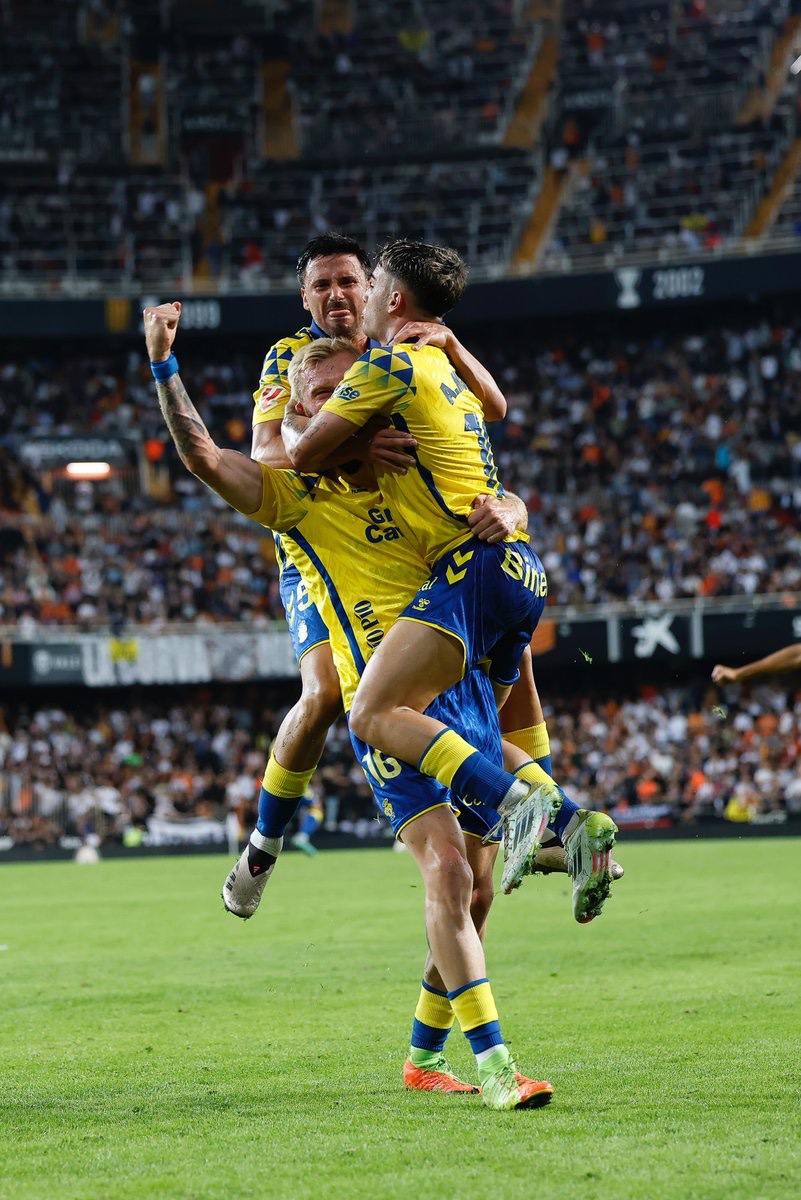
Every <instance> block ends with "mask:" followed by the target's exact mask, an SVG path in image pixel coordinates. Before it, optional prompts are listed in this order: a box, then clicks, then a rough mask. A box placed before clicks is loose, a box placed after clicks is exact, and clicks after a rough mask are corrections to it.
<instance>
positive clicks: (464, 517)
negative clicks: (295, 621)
mask: <svg viewBox="0 0 801 1200" xmlns="http://www.w3.org/2000/svg"><path fill="white" fill-rule="evenodd" d="M465 284H466V270H465V266H464V263H463V262H462V260H461V259H460V257H459V255H458V254H457V253H456V252H455V251H453V250H450V249H447V248H445V247H439V246H428V245H424V244H421V243H410V242H403V241H399V242H393V243H390V244H389V245H388V246H385V247H384V249H383V250H382V251H381V253H380V254H379V256H378V260H377V263H376V267H375V269H374V272H373V275H372V278H371V281H370V291H369V293H368V299H367V304H366V307H365V315H364V328H365V331H366V332H367V333H368V334H369V335H370V336H371V337H373V338H375V339H376V340H377V341H379V342H380V343H382V345H381V346H380V347H379V348H372V349H370V350H368V351H367V352H366V353H364V354H363V355H362V357H361V358H360V359H359V360H358V362H356V363H354V365H353V366H352V367H351V368H350V370H349V371H348V372H347V373H346V375H345V376H344V377H343V379H342V381H341V383H340V384H339V386H338V387H337V389H336V391H335V392H334V395H333V396H332V398H331V399H330V400H329V401H328V402H327V403H326V404H325V405H324V406H323V408H322V409H321V410H320V412H319V413H318V414H317V415H316V416H315V417H313V418H312V419H310V420H309V419H308V418H305V417H302V416H300V415H298V414H293V413H290V412H287V413H286V415H285V417H284V443H285V445H286V447H287V450H288V452H289V456H290V458H291V459H292V461H293V463H294V464H295V466H296V467H297V468H298V469H299V470H301V471H308V470H314V469H315V468H319V466H320V464H321V463H323V462H325V461H326V460H327V458H328V457H329V456H330V455H331V454H332V453H334V452H335V451H336V450H337V449H338V448H339V447H340V446H341V445H342V443H343V442H345V441H347V440H348V439H350V438H351V437H352V436H353V435H354V433H355V432H356V431H358V430H359V429H360V428H362V427H363V426H364V425H365V424H366V423H367V422H368V421H370V420H371V419H373V418H375V417H379V416H380V417H383V418H385V419H386V418H389V419H390V420H391V422H392V424H393V425H394V426H395V428H396V429H399V430H401V431H403V432H408V433H410V434H411V435H412V437H413V438H414V443H415V444H414V447H413V448H412V454H413V456H414V458H415V460H416V465H415V469H414V470H410V471H409V472H407V473H406V474H405V475H403V476H399V475H392V474H390V473H389V472H387V471H385V470H383V469H382V468H381V466H380V464H376V469H377V475H378V482H379V486H380V488H381V491H382V494H383V495H384V497H385V499H386V501H387V503H388V504H389V505H390V507H391V508H392V511H393V512H394V513H395V516H396V519H397V521H398V524H399V526H400V527H401V528H402V530H403V532H404V534H405V536H406V537H407V538H408V540H409V542H410V543H411V544H412V545H413V546H414V547H415V548H416V549H417V550H418V552H419V554H420V556H421V557H422V558H423V559H424V560H425V561H426V563H427V564H428V566H429V568H430V576H429V578H428V579H427V580H426V582H425V583H424V584H423V586H422V587H421V588H420V589H419V591H418V594H417V596H415V597H414V599H413V600H412V601H411V603H410V604H409V605H408V606H407V607H406V609H405V610H404V611H403V613H402V614H401V617H400V619H399V620H398V621H396V622H395V624H394V625H393V627H392V628H391V629H390V630H389V632H388V633H387V636H386V637H385V638H384V640H383V642H382V644H381V646H380V647H379V648H378V650H377V651H376V653H375V654H374V655H373V657H372V658H371V660H370V662H369V663H368V665H367V667H366V669H365V671H364V674H363V675H362V679H361V681H360V683H359V687H358V689H357V692H356V695H355V698H354V702H353V706H352V708H351V713H350V721H351V729H352V730H353V732H354V734H355V735H356V736H357V737H358V738H360V739H362V740H363V741H364V742H366V743H367V744H369V745H371V746H374V747H376V748H377V749H378V750H380V751H381V752H382V753H384V754H387V755H390V756H391V757H393V758H396V759H399V760H401V761H403V762H406V763H409V764H411V765H415V766H417V767H418V769H419V770H420V771H422V772H423V773H425V774H429V775H432V776H434V777H435V778H436V779H438V780H439V781H440V782H441V783H442V784H443V785H444V786H445V787H448V788H453V790H454V791H456V792H457V793H461V794H464V793H465V792H470V793H475V794H477V795H479V796H480V797H481V798H482V799H483V800H484V801H485V802H486V803H487V804H488V805H489V806H490V807H492V808H495V809H497V810H498V811H499V812H501V813H503V814H504V815H509V814H511V813H512V812H513V811H514V810H515V809H517V807H518V806H519V805H524V806H525V805H528V804H530V803H531V802H532V798H533V794H534V792H535V791H536V789H535V788H534V786H533V785H529V786H528V787H526V786H525V785H524V784H523V783H522V782H521V781H520V780H519V779H516V778H515V777H514V775H512V774H511V773H510V772H509V771H507V770H505V769H503V768H499V767H497V766H495V765H494V764H492V763H491V762H489V761H488V760H487V758H486V756H485V755H483V754H482V753H481V752H480V751H479V750H478V749H477V748H476V747H475V746H473V745H471V744H470V743H469V742H468V741H467V740H466V739H464V738H462V737H460V736H459V735H458V734H457V733H456V731H455V730H453V729H452V728H450V727H448V726H447V725H446V724H445V723H444V722H442V721H438V720H436V719H435V718H434V717H432V715H431V714H430V713H427V711H426V710H427V708H428V706H429V705H430V704H431V703H432V701H433V700H434V699H435V698H436V697H437V696H439V695H441V694H442V692H444V691H445V690H447V688H449V687H451V686H452V685H453V684H454V683H456V682H457V681H458V680H459V679H461V678H462V677H463V675H464V673H465V671H466V670H468V669H469V668H470V667H472V666H474V665H476V664H477V663H478V662H480V661H482V660H484V659H487V658H489V659H490V660H491V663H492V667H491V677H492V678H493V680H494V681H495V682H496V684H497V691H498V695H499V699H500V701H501V702H502V701H503V699H504V698H505V696H506V695H507V694H508V690H509V688H510V687H511V685H512V684H513V683H514V682H515V680H516V678H517V674H518V665H519V662H520V659H521V656H522V655H523V653H524V650H525V648H526V647H527V646H528V645H529V643H530V641H531V636H532V634H533V631H534V629H535V627H536V625H537V622H538V621H539V618H540V615H541V613H542V610H543V607H544V605H545V597H546V594H547V582H546V578H545V573H544V571H543V568H542V564H541V563H540V561H539V559H538V558H537V556H536V555H535V554H534V552H533V551H532V550H531V548H530V547H529V545H528V540H527V539H525V540H522V539H523V538H524V537H525V535H522V536H521V535H519V534H515V535H512V536H511V537H508V538H506V539H505V540H504V541H502V542H499V543H491V542H486V541H481V540H479V539H477V538H476V537H475V536H474V535H473V533H472V530H471V529H470V527H469V524H468V514H469V513H470V511H471V508H472V504H473V501H474V497H475V496H476V494H477V493H478V492H480V491H485V492H487V493H489V494H491V495H496V496H502V495H503V494H504V490H503V487H502V485H501V484H500V483H499V481H498V477H497V474H496V469H495V463H494V461H493V456H492V448H491V446H490V442H489V438H488V436H487V432H486V428H485V425H484V420H483V415H482V411H481V405H480V403H479V401H478V400H477V399H476V397H475V396H474V395H473V394H472V393H471V391H470V390H469V387H468V386H467V385H466V383H465V381H464V380H463V379H462V378H461V377H460V376H459V374H458V372H457V371H455V370H454V369H453V367H452V366H451V364H450V363H449V362H448V360H447V359H446V357H445V356H444V354H443V353H442V352H441V350H440V349H439V348H438V347H436V346H433V345H426V346H423V348H422V349H419V350H417V351H414V350H413V348H412V347H411V346H410V345H404V344H403V343H398V342H396V341H395V339H396V338H398V337H400V336H402V335H403V330H404V328H405V327H407V326H408V324H409V322H418V321H434V322H436V321H439V320H441V318H442V317H443V315H444V314H445V313H446V312H447V311H448V310H449V309H450V308H452V307H453V305H454V304H455V303H456V302H457V301H458V299H459V298H460V296H461V294H462V292H463V290H464V287H465ZM390 343H393V344H392V345H390ZM566 815H567V814H566ZM568 819H569V820H572V819H573V815H572V814H571V815H570V817H569V818H568ZM558 820H559V817H558V816H557V822H558ZM554 831H555V832H556V833H557V835H559V836H562V835H563V834H565V832H566V827H565V826H563V828H562V829H559V828H558V827H557V825H556V823H554ZM574 832H575V833H576V834H577V835H578V843H577V847H578V851H579V853H578V855H577V857H579V858H580V859H581V860H582V862H583V863H584V864H586V866H585V868H584V871H585V872H586V879H587V881H586V884H585V888H584V889H583V890H584V892H585V894H586V896H587V900H588V904H587V909H586V912H584V913H583V914H579V913H576V915H577V917H578V919H580V920H581V919H582V918H583V919H592V916H594V915H595V914H596V912H597V911H598V908H599V905H600V904H602V903H603V901H604V900H605V898H606V896H607V895H608V894H609V888H610V885H611V873H610V861H611V850H612V846H613V845H614V838H615V833H616V832H617V829H616V826H615V824H614V822H613V821H612V819H611V817H609V816H608V815H606V814H605V813H585V814H584V815H583V817H582V818H580V819H579V821H578V827H577V828H576V829H575V830H574Z"/></svg>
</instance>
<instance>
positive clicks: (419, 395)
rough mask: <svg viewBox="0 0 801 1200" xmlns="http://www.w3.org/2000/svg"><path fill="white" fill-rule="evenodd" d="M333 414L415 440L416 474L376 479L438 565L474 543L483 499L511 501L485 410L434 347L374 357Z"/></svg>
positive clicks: (352, 377)
mask: <svg viewBox="0 0 801 1200" xmlns="http://www.w3.org/2000/svg"><path fill="white" fill-rule="evenodd" d="M326 410H328V411H329V412H334V413H336V414H337V416H341V417H345V419H346V420H349V421H353V423H354V424H356V425H363V424H364V422H365V421H366V420H368V419H369V417H371V416H374V415H375V414H377V413H379V414H381V415H383V416H386V417H388V418H389V419H390V421H391V423H392V425H393V426H394V427H395V428H396V429H401V430H403V431H404V432H408V433H409V434H411V435H412V437H413V438H414V439H415V442H416V446H415V449H414V452H413V454H414V458H415V462H416V468H415V469H414V470H410V471H409V472H408V473H407V474H406V475H395V474H393V472H391V471H388V470H386V469H383V468H381V466H380V464H377V466H376V474H377V477H378V484H379V487H380V488H381V491H382V493H383V495H384V497H385V499H386V502H387V504H388V505H389V506H390V508H391V509H392V512H393V513H394V515H395V517H396V519H397V522H398V525H399V526H400V527H401V528H403V531H404V533H405V535H406V537H407V539H408V540H409V542H410V544H411V545H412V546H413V547H414V549H415V550H417V551H418V553H419V554H420V555H421V556H422V557H423V558H424V559H425V561H426V562H427V563H429V564H430V565H432V566H433V564H434V563H435V562H436V561H437V560H438V559H439V558H440V557H441V556H442V555H443V554H445V553H446V552H448V551H450V550H451V549H453V548H454V547H455V546H458V545H459V544H460V543H461V542H463V541H466V540H467V539H468V538H470V537H471V536H472V533H471V529H470V526H469V525H468V523H467V517H468V514H469V513H470V511H471V508H472V504H473V501H474V499H475V498H476V496H478V495H482V494H487V495H493V496H503V495H504V490H503V486H502V484H501V483H500V481H499V479H498V474H497V471H496V467H495V461H494V458H493V454H492V446H491V443H490V439H489V435H488V434H487V430H486V427H485V425H484V414H483V410H482V408H481V403H480V401H479V400H478V398H477V397H476V396H474V395H473V393H472V392H471V391H470V389H469V388H468V387H467V385H466V384H465V382H464V381H463V380H462V379H460V378H459V376H458V374H457V373H456V371H455V370H454V368H453V364H452V363H451V362H450V361H449V359H448V357H447V355H446V354H444V353H443V351H442V350H439V349H437V348H436V347H434V346H422V347H421V348H420V349H419V350H412V349H410V348H408V347H404V346H403V345H400V346H394V347H378V348H377V349H374V350H369V351H368V352H367V353H366V354H363V355H362V357H361V358H360V359H358V360H357V361H356V362H355V363H354V364H353V366H352V367H351V369H350V370H349V371H348V373H347V374H346V375H345V377H344V378H343V380H342V382H341V383H340V384H339V387H337V388H336V390H335V391H334V394H333V395H332V397H331V399H330V400H329V401H328V402H327V403H326V404H325V405H324V406H323V411H326ZM520 536H525V535H513V536H512V538H510V539H508V540H516V539H517V537H520Z"/></svg>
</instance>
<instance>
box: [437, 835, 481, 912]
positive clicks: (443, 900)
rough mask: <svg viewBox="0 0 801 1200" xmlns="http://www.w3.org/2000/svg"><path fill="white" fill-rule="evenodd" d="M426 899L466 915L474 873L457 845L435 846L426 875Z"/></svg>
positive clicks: (471, 893)
mask: <svg viewBox="0 0 801 1200" xmlns="http://www.w3.org/2000/svg"><path fill="white" fill-rule="evenodd" d="M426 890H427V893H428V897H429V899H431V900H435V901H437V902H438V903H440V904H443V905H444V906H445V907H446V908H447V909H449V910H450V911H451V913H452V914H453V915H454V916H455V915H456V914H464V913H466V912H467V911H468V910H469V908H470V904H471V900H472V896H473V872H472V870H471V869H470V864H469V863H468V861H467V859H466V858H465V857H464V855H463V854H462V853H461V852H460V850H459V848H458V847H457V846H452V845H445V846H441V847H437V848H436V849H435V850H434V851H433V853H432V854H431V855H430V857H429V863H428V870H427V872H426Z"/></svg>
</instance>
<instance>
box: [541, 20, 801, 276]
mask: <svg viewBox="0 0 801 1200" xmlns="http://www.w3.org/2000/svg"><path fill="white" fill-rule="evenodd" d="M788 16H789V6H788V4H787V3H782V2H780V3H775V4H756V5H755V4H753V3H746V2H743V0H709V3H704V4H694V3H692V0H690V2H689V3H687V4H683V5H682V4H679V5H677V4H673V3H669V2H663V3H661V4H654V3H650V2H648V3H638V2H634V3H622V2H621V3H617V2H616V0H605V2H604V3H602V4H600V5H596V4H593V5H587V4H584V3H582V0H576V2H575V3H572V4H571V3H568V4H567V6H566V9H565V19H564V23H563V26H562V46H561V50H562V62H561V78H562V89H563V90H562V97H561V103H562V109H563V122H564V124H563V127H562V139H563V141H566V140H567V141H569V148H570V151H571V154H572V155H574V156H579V155H580V156H581V158H582V163H581V171H580V172H579V173H578V174H577V176H576V184H575V186H574V188H573V189H572V194H571V195H570V197H569V199H568V201H567V203H566V204H565V206H564V209H563V211H562V213H561V214H560V217H559V220H558V222H557V226H556V229H555V232H554V235H553V237H552V239H551V241H550V244H549V246H548V247H547V249H546V252H545V256H544V259H543V265H545V266H546V267H556V268H559V267H560V266H563V265H564V264H565V262H566V261H569V262H570V263H571V264H573V265H576V266H578V265H582V264H583V265H592V263H593V262H595V263H599V262H600V263H605V262H606V263H614V262H617V261H620V260H622V259H626V260H627V261H635V260H636V259H637V258H638V257H639V258H640V259H643V258H650V259H652V260H656V261H658V260H659V259H664V258H665V257H667V256H670V257H671V259H674V260H675V259H676V258H677V257H680V256H681V255H682V254H686V255H697V254H698V253H699V252H703V251H717V250H719V249H721V248H724V247H731V246H732V245H738V244H739V243H740V240H741V239H742V238H743V236H744V235H745V234H746V232H747V230H748V227H749V224H750V221H751V219H752V217H753V215H754V212H755V210H756V208H757V206H758V204H759V202H760V200H761V199H762V198H763V196H764V195H765V193H766V192H767V190H768V188H769V186H770V182H771V180H772V178H773V177H774V175H775V174H776V171H777V169H778V168H779V166H780V164H781V162H782V161H783V159H784V157H785V156H786V155H787V153H788V150H789V148H790V145H791V142H792V140H793V138H794V136H795V112H794V105H793V101H792V99H791V97H790V96H789V95H787V96H785V97H783V98H782V99H781V100H780V102H779V104H778V105H777V106H776V108H775V109H774V111H773V112H772V113H770V114H769V115H768V114H762V115H761V116H759V117H757V118H754V119H753V120H751V122H750V123H749V124H747V125H744V124H742V122H741V114H742V112H743V109H744V106H745V103H746V100H747V98H748V96H749V95H750V93H751V92H752V91H753V90H754V88H755V87H757V86H758V85H759V84H760V83H761V82H763V81H764V79H765V76H766V74H767V70H768V64H769V61H770V57H771V53H772V50H773V47H774V44H775V42H776V41H777V39H778V38H779V36H780V34H781V31H782V29H783V26H784V24H785V23H786V22H787V20H788ZM585 104H586V105H587V106H588V107H587V108H584V107H583V106H584V105H585ZM563 149H564V147H563Z"/></svg>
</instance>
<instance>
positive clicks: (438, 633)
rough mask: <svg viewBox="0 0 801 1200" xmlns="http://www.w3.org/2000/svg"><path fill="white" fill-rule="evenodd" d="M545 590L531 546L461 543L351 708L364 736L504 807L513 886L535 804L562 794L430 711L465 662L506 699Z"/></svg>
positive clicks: (523, 864)
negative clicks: (486, 668) (508, 765)
mask: <svg viewBox="0 0 801 1200" xmlns="http://www.w3.org/2000/svg"><path fill="white" fill-rule="evenodd" d="M546 594H547V584H546V582H545V573H544V571H543V568H542V564H541V562H540V560H539V559H538V558H537V556H536V554H534V552H533V551H532V550H531V548H530V547H529V546H528V545H526V544H521V543H516V544H515V545H514V546H510V545H501V546H494V545H488V544H487V543H485V542H481V541H479V540H477V539H473V540H471V541H469V542H466V543H463V544H462V546H461V547H460V548H459V549H458V550H457V551H455V552H451V553H449V554H446V555H445V556H443V558H442V559H441V560H440V561H439V562H438V563H437V564H436V565H435V567H434V568H433V570H432V572H431V575H430V577H429V579H428V580H427V581H426V582H425V583H424V584H423V586H422V587H421V588H420V589H419V590H418V592H417V595H416V596H415V597H414V598H413V599H412V601H411V602H410V603H409V604H408V605H407V607H406V608H405V609H404V611H403V613H402V614H401V616H400V618H399V619H398V621H397V622H396V623H395V625H394V626H393V627H392V628H391V629H390V630H389V632H388V633H387V635H386V637H385V638H384V640H383V642H382V643H381V645H380V646H379V647H378V649H377V651H376V653H375V654H374V655H373V657H372V659H371V660H370V662H369V663H368V665H367V668H366V670H365V672H364V674H363V676H362V679H361V682H360V684H359V688H358V690H357V693H356V697H355V700H354V703H353V706H352V710H351V728H352V730H353V731H354V733H355V734H356V735H357V736H358V737H360V738H361V739H362V740H364V741H365V742H368V744H370V745H372V746H376V747H378V749H379V750H381V751H382V753H384V754H389V755H392V756H393V757H394V758H397V759H399V760H401V761H403V762H406V763H410V764H413V765H415V766H416V767H417V768H418V770H420V771H421V772H423V773H424V774H427V775H431V776H432V777H434V778H436V779H437V780H439V782H440V783H442V784H443V785H444V786H445V787H446V788H449V789H452V790H453V791H454V792H456V794H457V795H460V796H465V795H476V796H478V797H479V798H480V799H481V800H482V801H483V802H484V803H485V804H486V805H487V806H488V807H490V808H494V809H496V810H497V811H498V812H499V813H500V814H501V816H502V817H503V818H504V819H505V821H506V823H507V828H508V827H509V826H511V825H514V826H515V827H516V832H515V838H514V842H515V846H514V848H515V850H516V852H517V851H519V853H518V854H517V869H516V871H515V872H512V873H511V874H509V873H507V872H506V870H505V873H504V875H505V886H506V889H507V890H508V889H509V888H510V887H514V886H515V884H516V882H517V881H519V878H520V877H521V875H522V874H526V873H528V871H529V870H530V867H531V865H532V864H531V858H530V854H529V850H530V847H528V846H527V845H525V844H522V845H520V846H518V845H517V842H518V838H517V836H516V835H517V831H518V830H520V831H522V832H523V833H525V832H526V831H527V830H528V829H529V827H530V825H531V822H532V820H534V819H538V818H537V817H536V814H532V813H530V812H529V806H531V805H533V804H535V803H536V802H537V799H538V797H544V798H545V799H547V798H548V795H549V793H550V795H551V796H552V797H553V798H554V800H555V801H556V802H555V804H554V809H555V808H557V807H558V806H559V801H560V798H561V795H562V794H561V792H560V791H559V789H558V788H557V787H556V786H555V784H554V782H553V780H552V779H551V778H550V776H549V775H548V774H547V773H546V772H545V771H543V770H542V768H541V767H540V766H538V764H537V763H536V761H533V760H532V761H529V762H528V763H527V765H524V766H523V767H522V769H521V770H520V773H519V774H518V773H517V771H515V772H513V771H510V770H508V769H505V768H504V767H503V766H499V765H497V764H495V763H494V762H492V761H491V759H490V758H489V757H488V756H487V755H485V754H483V753H482V752H481V751H480V749H478V748H477V746H476V745H475V744H473V743H471V742H470V741H469V739H466V738H464V737H462V736H460V735H459V733H458V732H457V731H456V729H455V728H454V727H453V724H452V723H451V724H449V723H448V722H444V721H440V720H437V719H436V718H434V716H433V715H432V714H431V713H430V712H428V711H427V710H428V708H429V705H431V703H432V702H433V701H434V699H435V698H436V697H437V696H440V695H441V694H442V693H443V692H444V691H445V690H446V689H447V688H449V687H452V686H453V685H454V684H455V683H456V682H457V681H458V680H459V679H461V678H462V675H463V673H464V672H465V670H466V669H469V668H470V667H472V666H475V665H476V664H477V663H478V662H481V661H483V660H487V659H489V660H491V666H490V678H491V679H492V680H493V682H494V684H495V685H496V692H497V695H498V699H499V702H500V703H502V701H503V700H504V699H505V698H506V696H508V692H509V689H510V688H511V687H512V685H513V684H514V683H515V682H516V680H517V679H518V677H519V664H520V660H521V658H522V657H523V654H524V651H525V650H526V649H527V647H528V646H529V643H530V641H531V637H532V634H533V632H534V629H535V628H536V625H537V622H538V621H539V618H540V615H541V613H542V610H543V608H544V605H545V596H546ZM512 814H515V816H513V815H512ZM550 815H551V814H550V812H549V813H548V814H547V816H548V817H550ZM506 848H507V851H508V846H507V847H506ZM537 848H539V847H537Z"/></svg>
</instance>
